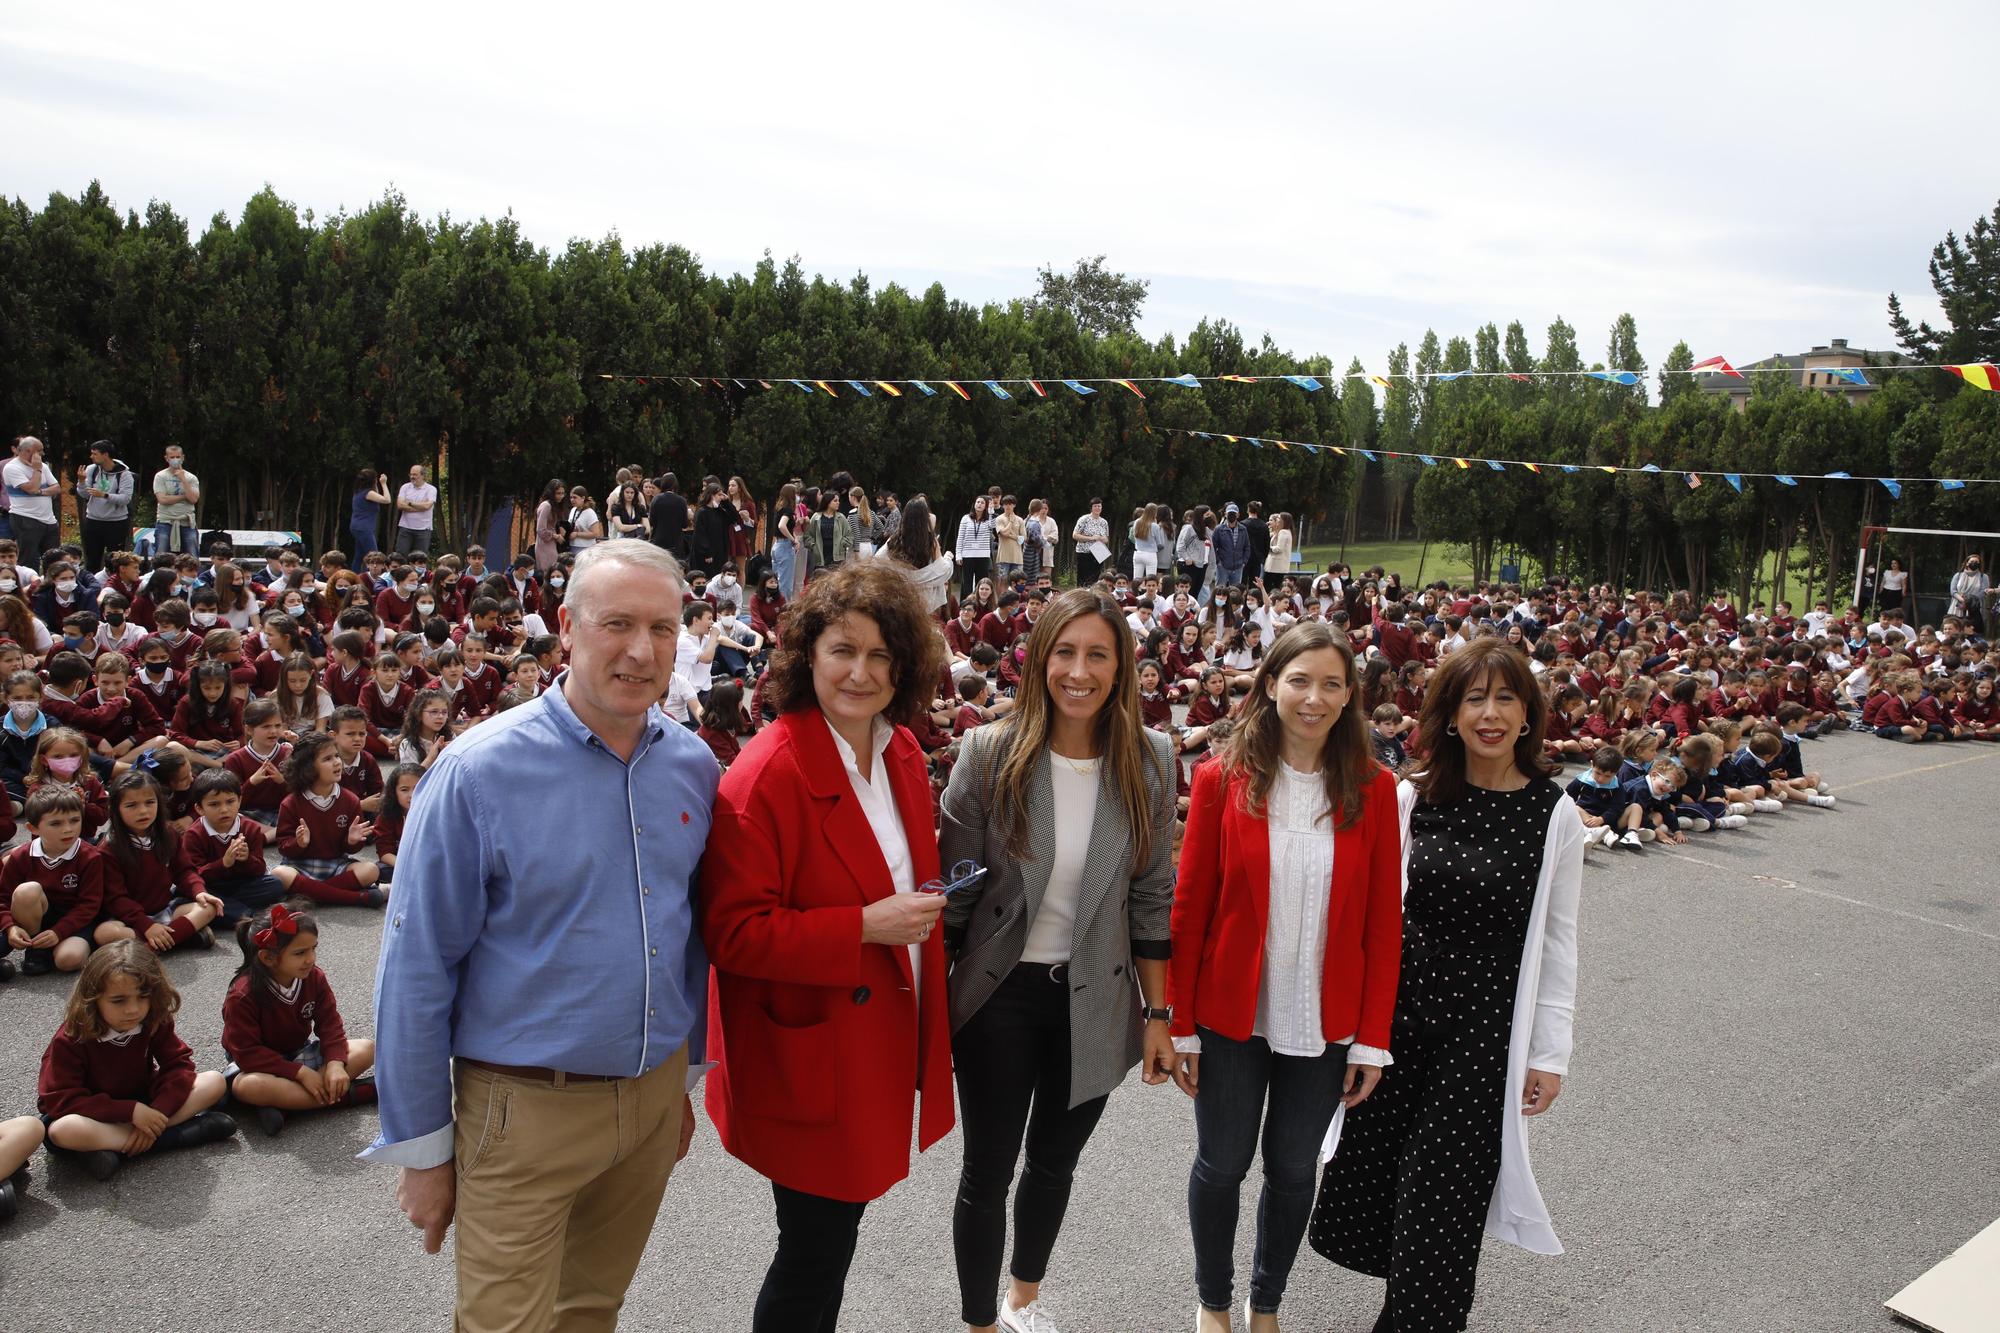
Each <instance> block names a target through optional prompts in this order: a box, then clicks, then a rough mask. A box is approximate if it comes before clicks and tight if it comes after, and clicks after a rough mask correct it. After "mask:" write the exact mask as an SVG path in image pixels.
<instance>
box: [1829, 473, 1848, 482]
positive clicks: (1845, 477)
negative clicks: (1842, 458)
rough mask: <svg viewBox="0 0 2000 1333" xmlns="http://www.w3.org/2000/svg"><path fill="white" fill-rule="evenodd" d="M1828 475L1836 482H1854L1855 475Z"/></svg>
mask: <svg viewBox="0 0 2000 1333" xmlns="http://www.w3.org/2000/svg"><path fill="white" fill-rule="evenodd" d="M1826 475H1827V476H1828V477H1829V478H1830V479H1832V480H1834V481H1852V480H1854V474H1853V473H1852V472H1829V473H1827V474H1826Z"/></svg>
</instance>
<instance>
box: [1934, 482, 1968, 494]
mask: <svg viewBox="0 0 2000 1333" xmlns="http://www.w3.org/2000/svg"><path fill="white" fill-rule="evenodd" d="M1938 488H1939V489H1940V490H1947V491H1962V490H1964V489H1965V483H1964V482H1962V481H1950V480H1945V481H1940V482H1939V483H1938Z"/></svg>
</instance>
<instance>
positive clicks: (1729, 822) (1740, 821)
mask: <svg viewBox="0 0 2000 1333" xmlns="http://www.w3.org/2000/svg"><path fill="white" fill-rule="evenodd" d="M1749 822H1750V819H1749V817H1748V816H1747V815H1724V816H1723V817H1722V818H1720V819H1718V820H1716V821H1715V826H1716V827H1717V828H1742V827H1743V826H1744V825H1745V824H1747V823H1749Z"/></svg>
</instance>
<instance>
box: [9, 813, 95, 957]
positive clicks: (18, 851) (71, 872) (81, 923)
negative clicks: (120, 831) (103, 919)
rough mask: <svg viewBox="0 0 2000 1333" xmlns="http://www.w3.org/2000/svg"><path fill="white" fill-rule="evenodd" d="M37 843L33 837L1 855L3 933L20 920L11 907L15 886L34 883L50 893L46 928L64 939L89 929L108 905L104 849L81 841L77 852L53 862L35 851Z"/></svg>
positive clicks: (45, 920) (43, 921) (43, 926)
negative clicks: (105, 894) (105, 893)
mask: <svg viewBox="0 0 2000 1333" xmlns="http://www.w3.org/2000/svg"><path fill="white" fill-rule="evenodd" d="M35 843H36V839H33V838H30V839H29V840H28V841H26V842H24V843H22V844H21V845H20V846H19V847H16V848H15V849H14V850H13V851H11V852H9V853H7V855H6V856H4V857H0V936H4V935H5V934H6V933H7V931H8V930H9V929H10V928H12V927H13V926H15V925H16V924H18V923H17V922H16V921H15V920H14V913H13V911H12V910H11V907H10V904H12V902H13V900H14V890H15V889H18V888H20V887H21V886H22V885H23V884H30V883H32V884H39V885H41V886H42V892H43V893H45V894H47V895H48V900H49V910H48V912H47V913H46V914H45V915H44V916H43V917H42V929H43V930H53V931H55V933H56V937H57V938H58V939H62V940H66V939H69V938H70V937H71V936H74V935H81V934H83V933H85V932H86V931H88V930H89V929H90V928H91V927H92V926H93V925H95V924H96V923H97V918H98V916H99V914H100V913H101V912H102V911H103V909H104V853H103V852H100V851H99V850H97V848H95V847H93V846H91V845H90V844H89V843H87V842H79V843H78V844H76V854H75V855H73V856H71V857H68V858H66V859H64V860H61V861H56V862H49V861H45V860H43V859H42V858H41V857H39V856H37V855H35V850H34V849H35ZM22 928H23V929H26V927H22ZM36 933H38V934H39V933H40V932H36ZM9 947H11V946H9Z"/></svg>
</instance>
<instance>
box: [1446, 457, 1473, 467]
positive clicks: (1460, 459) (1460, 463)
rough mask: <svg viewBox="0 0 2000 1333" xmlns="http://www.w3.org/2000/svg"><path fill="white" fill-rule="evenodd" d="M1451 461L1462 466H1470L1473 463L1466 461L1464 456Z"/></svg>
mask: <svg viewBox="0 0 2000 1333" xmlns="http://www.w3.org/2000/svg"><path fill="white" fill-rule="evenodd" d="M1451 461H1452V462H1454V463H1456V464H1458V465H1459V466H1460V467H1462V468H1469V467H1471V466H1472V464H1470V463H1468V462H1466V461H1465V460H1464V459H1463V458H1454V459H1452V460H1451Z"/></svg>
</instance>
